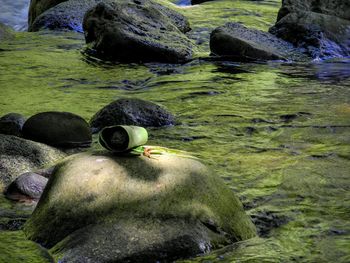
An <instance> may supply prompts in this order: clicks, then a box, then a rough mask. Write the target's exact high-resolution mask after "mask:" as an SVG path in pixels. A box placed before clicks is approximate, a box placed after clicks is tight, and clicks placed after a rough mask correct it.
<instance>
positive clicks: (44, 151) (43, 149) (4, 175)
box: [0, 134, 66, 189]
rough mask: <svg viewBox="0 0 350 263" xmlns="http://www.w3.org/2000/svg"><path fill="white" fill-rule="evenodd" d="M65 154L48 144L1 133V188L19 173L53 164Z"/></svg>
mask: <svg viewBox="0 0 350 263" xmlns="http://www.w3.org/2000/svg"><path fill="white" fill-rule="evenodd" d="M65 156H66V154H65V153H63V152H62V151H60V150H58V149H55V148H52V147H50V146H48V145H45V144H41V143H37V142H33V141H28V140H25V139H22V138H18V137H16V136H10V135H3V134H0V189H2V188H4V187H6V186H7V185H9V184H10V183H11V182H12V181H14V180H15V179H16V178H17V177H18V176H19V175H21V174H23V173H25V172H30V171H35V170H38V169H40V168H42V167H44V166H52V165H53V164H54V163H55V162H57V161H59V160H61V159H62V158H64V157H65Z"/></svg>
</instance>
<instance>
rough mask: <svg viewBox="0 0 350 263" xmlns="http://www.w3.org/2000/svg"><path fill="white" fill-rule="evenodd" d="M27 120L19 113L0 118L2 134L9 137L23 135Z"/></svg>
mask: <svg viewBox="0 0 350 263" xmlns="http://www.w3.org/2000/svg"><path fill="white" fill-rule="evenodd" d="M25 121H26V118H25V117H24V116H23V115H21V114H18V113H8V114H6V115H4V116H2V117H1V118H0V133H2V134H7V135H15V136H21V135H22V127H23V124H24V123H25Z"/></svg>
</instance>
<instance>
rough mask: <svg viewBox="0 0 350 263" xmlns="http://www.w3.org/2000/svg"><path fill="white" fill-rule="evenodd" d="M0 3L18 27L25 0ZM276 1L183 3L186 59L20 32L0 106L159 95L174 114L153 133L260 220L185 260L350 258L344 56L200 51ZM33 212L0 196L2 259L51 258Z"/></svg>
mask: <svg viewBox="0 0 350 263" xmlns="http://www.w3.org/2000/svg"><path fill="white" fill-rule="evenodd" d="M0 2H1V5H0V6H1V8H0V9H1V11H0V13H1V14H0V22H5V23H7V24H9V25H11V26H13V27H14V28H16V29H17V30H21V29H24V28H25V27H26V25H25V22H23V21H26V17H25V16H26V14H25V13H23V11H21V10H25V9H26V8H27V6H28V1H17V2H16V4H15V3H13V2H14V1H7V0H0ZM185 2H186V1H181V3H185ZM19 3H21V4H22V5H20V4H19ZM279 6H280V2H279V1H277V0H269V1H231V0H222V1H213V2H208V3H205V4H201V5H198V6H193V7H189V6H186V7H183V9H182V12H183V13H184V14H185V15H186V16H188V17H189V19H190V22H191V25H192V28H193V31H192V33H190V35H191V37H192V38H193V39H194V40H195V41H196V42H197V44H198V45H199V50H198V54H199V55H198V59H195V60H194V61H192V62H190V63H187V64H184V65H170V64H158V63H149V64H143V65H139V64H112V63H102V62H101V61H98V60H96V59H93V58H90V57H87V56H86V55H84V53H83V52H82V51H83V50H84V48H85V44H84V37H83V35H82V34H78V33H52V32H40V33H28V32H17V33H16V38H15V39H14V40H11V41H9V42H2V43H0V49H1V51H0V115H3V114H6V113H8V112H18V113H22V114H24V115H26V116H28V117H29V116H31V115H33V114H35V113H38V112H42V111H50V110H55V111H69V112H73V113H76V114H79V115H81V116H83V117H84V118H85V119H86V120H89V119H90V118H91V117H92V115H93V114H94V113H95V112H97V111H98V110H99V109H100V108H101V107H103V106H105V105H106V104H108V103H110V102H111V101H113V100H115V99H118V98H122V97H132V98H141V99H144V100H149V101H152V102H155V103H157V104H159V105H162V106H164V107H165V108H167V109H168V110H169V111H170V112H172V113H173V114H175V115H176V117H177V120H178V122H179V124H178V125H175V126H172V127H166V128H161V129H149V133H150V144H155V145H162V146H166V147H173V148H178V149H182V150H186V151H190V152H193V153H194V154H195V155H196V156H198V157H200V158H201V159H202V161H203V162H204V163H206V164H207V165H208V166H210V167H211V168H212V169H213V170H214V171H215V172H216V174H217V175H218V176H220V177H221V178H222V179H223V180H224V181H225V183H226V184H227V185H228V187H230V188H231V189H232V191H234V192H235V193H236V194H237V196H239V198H240V199H241V201H242V202H243V204H244V207H245V209H246V212H247V213H248V214H249V215H250V216H251V217H252V219H253V220H254V222H255V223H256V225H257V227H258V230H259V237H257V238H254V239H251V240H247V241H243V242H239V243H236V244H233V245H232V246H228V247H225V248H223V249H221V250H218V251H213V252H212V253H211V254H209V255H206V256H201V257H198V258H195V259H191V260H186V261H185V262H344V263H345V262H350V194H349V191H350V59H349V58H343V59H337V60H329V61H314V62H310V63H292V62H290V63H281V62H269V63H234V62H228V61H221V62H213V61H208V60H205V59H201V57H205V56H206V57H208V54H209V49H208V37H209V33H210V32H211V30H212V29H213V28H215V27H216V26H220V25H223V24H224V23H225V22H228V21H238V22H242V23H244V24H245V25H247V26H251V27H255V28H258V29H263V30H267V29H268V27H269V26H271V25H272V24H273V23H274V21H275V17H276V14H277V11H278V8H279ZM5 7H6V8H5ZM3 8H4V9H3ZM4 10H7V11H6V12H5V11H4ZM11 10H12V11H11ZM6 14H7V15H6ZM9 14H10V15H9ZM31 211H32V208H31V207H30V206H27V205H24V204H16V203H13V202H10V201H8V200H6V199H5V198H4V197H3V196H2V195H0V251H1V253H0V262H50V260H49V256H48V253H47V251H45V250H44V249H42V248H39V247H38V245H36V244H35V243H33V242H30V241H28V240H26V239H25V237H24V234H23V232H22V231H21V230H20V229H21V225H22V224H23V222H25V220H26V218H28V217H29V216H30V213H31ZM9 222H10V224H9ZM4 226H6V227H4ZM9 226H10V227H9ZM9 248H11V249H9ZM8 251H11V252H8Z"/></svg>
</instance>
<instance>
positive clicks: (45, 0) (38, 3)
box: [28, 0, 67, 26]
mask: <svg viewBox="0 0 350 263" xmlns="http://www.w3.org/2000/svg"><path fill="white" fill-rule="evenodd" d="M66 1H67V0H31V1H30V6H29V13H28V24H29V26H31V25H32V24H33V22H34V20H35V19H36V17H37V16H39V15H41V14H42V13H44V12H45V11H46V10H48V9H50V8H51V7H54V6H56V5H58V4H59V3H62V2H66Z"/></svg>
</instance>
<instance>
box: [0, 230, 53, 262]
mask: <svg viewBox="0 0 350 263" xmlns="http://www.w3.org/2000/svg"><path fill="white" fill-rule="evenodd" d="M0 251H1V253H0V262H4V263H5V262H31V263H53V262H54V260H53V258H52V257H51V255H50V254H49V253H48V251H47V250H45V249H44V248H42V247H40V245H38V244H36V243H35V242H33V241H29V240H27V239H26V237H25V235H24V233H23V231H0Z"/></svg>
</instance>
